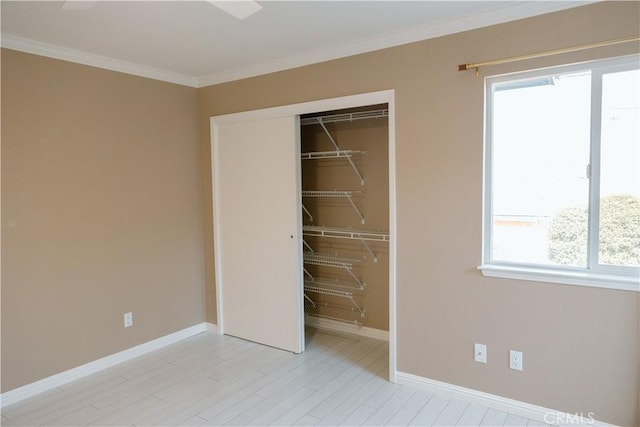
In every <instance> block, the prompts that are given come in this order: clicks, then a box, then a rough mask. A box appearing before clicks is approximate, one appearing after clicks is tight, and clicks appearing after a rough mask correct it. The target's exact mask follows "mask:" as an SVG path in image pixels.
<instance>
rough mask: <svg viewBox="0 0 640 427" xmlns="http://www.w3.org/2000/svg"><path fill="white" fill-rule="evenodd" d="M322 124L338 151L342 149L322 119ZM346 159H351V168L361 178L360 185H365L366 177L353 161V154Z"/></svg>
mask: <svg viewBox="0 0 640 427" xmlns="http://www.w3.org/2000/svg"><path fill="white" fill-rule="evenodd" d="M320 126H322V130H324V133H325V134H327V137H329V140H330V141H331V143H332V144H333V146H334V147H335V149H336V151H340V147H339V146H338V144H337V143H336V140H335V139H333V136H331V132H329V129H327V127H326V126H325V125H324V123H323V122H322V121H320ZM346 159H347V160H348V161H349V164H350V165H351V169H353V172H355V174H356V175H357V176H358V178H359V179H360V185H364V178H363V177H362V174H361V173H360V171H359V170H358V167H357V166H356V164H355V163H353V160H352V159H351V156H349V157H346Z"/></svg>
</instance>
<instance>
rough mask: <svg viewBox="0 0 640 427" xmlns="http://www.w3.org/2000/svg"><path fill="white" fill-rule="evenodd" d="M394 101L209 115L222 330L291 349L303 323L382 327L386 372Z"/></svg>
mask: <svg viewBox="0 0 640 427" xmlns="http://www.w3.org/2000/svg"><path fill="white" fill-rule="evenodd" d="M393 99H394V92H393V91H392V90H388V91H380V92H371V93H367V94H359V95H351V96H345V97H341V98H332V99H326V100H319V101H311V102H306V103H301V104H292V105H285V106H280V107H273V108H267V109H262V110H254V111H246V112H240V113H233V114H227V115H222V116H215V117H212V118H211V165H212V189H213V194H212V198H213V226H214V227H213V228H214V245H215V246H214V256H215V280H216V302H217V329H218V332H219V333H221V334H228V335H234V336H237V337H239V338H243V339H247V340H251V341H255V342H258V343H262V344H266V345H270V346H273V347H277V348H281V349H284V350H287V351H291V352H294V353H300V352H302V351H304V346H305V325H307V326H315V327H321V328H327V329H336V330H340V331H346V332H352V333H363V335H370V336H377V337H379V338H386V337H387V336H388V337H389V340H390V356H389V357H390V372H393V369H394V366H395V365H394V363H393V361H394V360H395V359H394V345H395V344H394V343H395V341H394V334H393V330H394V329H393V325H394V319H395V317H394V316H395V310H394V308H395V307H394V303H395V300H394V298H393V296H394V295H395V246H394V242H395V239H394V230H395V214H394V212H395V202H394V200H395V193H394V191H393V187H390V185H392V184H393V183H394V182H395V169H393V168H394V160H393V159H394V157H393V156H394V153H395V148H394V147H395V139H394V131H393V129H394V127H393V115H392V112H393V107H392V105H393ZM362 106H367V107H362ZM390 168H391V170H390ZM390 193H391V194H390ZM390 296H391V298H390ZM386 331H389V332H388V333H387V332H386ZM378 332H381V333H378Z"/></svg>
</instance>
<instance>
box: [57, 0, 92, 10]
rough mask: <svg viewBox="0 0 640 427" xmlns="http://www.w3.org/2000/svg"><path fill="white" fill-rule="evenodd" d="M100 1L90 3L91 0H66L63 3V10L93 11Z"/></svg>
mask: <svg viewBox="0 0 640 427" xmlns="http://www.w3.org/2000/svg"><path fill="white" fill-rule="evenodd" d="M96 3H98V0H94V1H89V0H66V1H65V2H64V3H62V9H64V10H87V9H91V8H92V7H93V6H94V5H95V4H96Z"/></svg>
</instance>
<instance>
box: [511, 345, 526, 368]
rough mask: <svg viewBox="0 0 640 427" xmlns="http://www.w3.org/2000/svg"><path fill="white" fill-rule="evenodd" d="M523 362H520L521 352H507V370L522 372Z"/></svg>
mask: <svg viewBox="0 0 640 427" xmlns="http://www.w3.org/2000/svg"><path fill="white" fill-rule="evenodd" d="M522 366H523V360H522V352H521V351H515V350H510V351H509V368H511V369H515V370H516V371H522Z"/></svg>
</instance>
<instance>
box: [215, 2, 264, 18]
mask: <svg viewBox="0 0 640 427" xmlns="http://www.w3.org/2000/svg"><path fill="white" fill-rule="evenodd" d="M207 1H209V3H211V4H212V5H214V6H215V7H217V8H219V9H221V10H223V11H225V12H227V13H228V14H229V15H232V16H235V17H236V18H238V19H245V18H248V17H249V16H251V15H253V14H254V13H256V12H257V11H259V10H260V9H262V6H260V5H259V4H258V3H257V2H255V1H250V0H220V1H214V0H207Z"/></svg>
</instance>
